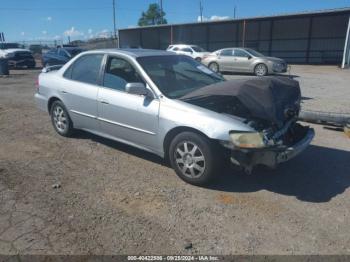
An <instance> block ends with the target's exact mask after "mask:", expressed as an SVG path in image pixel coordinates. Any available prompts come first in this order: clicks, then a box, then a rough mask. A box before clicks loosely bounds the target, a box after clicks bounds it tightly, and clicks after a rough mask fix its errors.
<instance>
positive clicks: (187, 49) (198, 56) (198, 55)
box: [167, 45, 210, 62]
mask: <svg viewBox="0 0 350 262" xmlns="http://www.w3.org/2000/svg"><path fill="white" fill-rule="evenodd" d="M167 51H170V52H175V53H176V54H179V55H187V56H190V57H192V58H193V59H195V60H197V61H198V62H201V61H202V59H203V58H204V57H205V56H207V55H209V54H210V53H209V52H208V51H205V50H204V49H203V48H202V47H200V46H198V45H170V46H169V47H168V49H167Z"/></svg>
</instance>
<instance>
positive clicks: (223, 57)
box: [218, 49, 235, 71]
mask: <svg viewBox="0 0 350 262" xmlns="http://www.w3.org/2000/svg"><path fill="white" fill-rule="evenodd" d="M218 62H219V67H220V70H222V71H234V69H235V67H234V61H233V50H232V49H224V50H222V51H221V52H220V55H219V57H218Z"/></svg>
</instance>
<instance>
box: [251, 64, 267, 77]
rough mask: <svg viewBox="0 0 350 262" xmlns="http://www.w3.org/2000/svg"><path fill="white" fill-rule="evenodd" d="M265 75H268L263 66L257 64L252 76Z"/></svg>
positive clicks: (265, 67)
mask: <svg viewBox="0 0 350 262" xmlns="http://www.w3.org/2000/svg"><path fill="white" fill-rule="evenodd" d="M267 73H268V70H267V66H266V65H265V64H257V65H256V66H255V68H254V74H255V75H256V76H266V75H267Z"/></svg>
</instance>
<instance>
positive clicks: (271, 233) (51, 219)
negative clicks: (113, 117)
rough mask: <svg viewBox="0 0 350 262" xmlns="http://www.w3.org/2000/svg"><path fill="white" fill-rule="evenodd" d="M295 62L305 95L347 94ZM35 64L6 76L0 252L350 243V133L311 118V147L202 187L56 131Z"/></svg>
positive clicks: (94, 141)
mask: <svg viewBox="0 0 350 262" xmlns="http://www.w3.org/2000/svg"><path fill="white" fill-rule="evenodd" d="M298 70H299V71H300V73H299V72H298V75H299V78H300V80H301V81H302V82H303V83H304V84H305V83H306V84H308V83H311V86H310V88H309V89H308V88H307V87H303V92H304V91H305V92H304V93H306V94H305V95H306V96H307V97H310V98H314V101H316V100H317V101H318V100H319V99H320V98H322V97H323V94H324V93H325V92H327V93H329V94H331V96H332V97H334V99H339V101H343V100H344V99H345V98H346V99H347V101H349V97H350V95H349V86H348V84H347V85H346V87H347V88H348V89H347V90H346V89H345V88H340V87H336V86H331V87H329V86H327V85H326V84H324V85H323V87H319V86H318V85H316V84H312V83H316V82H317V81H319V82H321V83H325V82H327V81H328V79H330V78H334V79H335V78H336V77H335V76H333V75H331V76H329V75H324V74H318V75H315V76H314V78H313V79H311V76H312V74H314V73H313V72H315V70H314V69H313V68H311V67H310V68H308V70H309V73H307V74H306V76H305V78H303V76H302V75H301V73H302V72H303V70H301V69H300V68H298ZM332 70H338V69H336V68H333V69H332ZM38 72H39V71H29V70H20V71H13V72H12V73H13V75H12V76H11V77H9V78H0V253H2V254H15V253H20V254H135V253H139V254H148V255H154V254H350V219H349V217H350V209H349V206H350V190H349V186H350V176H349V174H350V161H349V160H350V139H349V138H346V137H345V135H344V133H342V132H339V131H335V130H329V129H325V128H324V127H322V126H314V128H315V129H316V133H317V134H316V138H315V140H314V141H313V144H312V146H310V147H309V148H308V149H307V151H306V152H304V153H303V155H302V156H299V157H297V158H296V159H294V160H292V161H291V162H288V163H286V164H283V165H281V166H280V167H279V168H278V169H277V170H274V171H270V170H266V169H262V168H261V169H258V170H256V171H255V172H254V174H252V175H250V176H248V175H245V174H243V173H240V172H237V171H234V170H232V169H229V168H227V169H226V170H225V171H224V172H225V174H224V176H223V177H222V179H221V180H220V181H218V182H217V183H216V184H215V185H213V186H211V187H209V188H201V187H194V186H191V185H188V184H186V183H184V182H182V181H181V180H180V179H179V178H177V176H176V175H175V173H174V172H173V171H172V170H171V169H170V168H169V167H167V166H166V164H165V163H164V162H163V161H162V160H161V159H159V158H158V157H156V156H153V155H151V154H148V153H145V152H143V151H140V150H136V149H133V148H131V147H129V146H125V145H122V144H120V143H116V142H112V141H109V140H106V139H102V138H98V137H96V136H93V135H90V134H87V133H83V132H80V133H78V134H77V135H76V136H75V137H74V138H70V139H67V138H63V137H60V136H58V135H57V134H56V133H55V132H54V130H53V128H52V127H51V123H50V119H49V116H48V115H47V114H46V113H43V112H39V111H38V110H37V109H36V108H35V105H34V101H33V93H34V90H35V87H34V83H35V78H36V75H37V74H38ZM310 72H311V73H310ZM347 74H349V72H347ZM344 75H345V73H344V72H341V73H340V76H344ZM322 77H323V79H324V81H323V80H322V79H320V78H322ZM345 77H346V76H344V78H345ZM344 78H342V77H339V78H336V79H338V80H337V81H339V82H344V81H345V80H344ZM347 81H349V80H347ZM345 83H346V82H345ZM347 83H349V82H347ZM324 88H328V89H327V90H326V91H325V90H324ZM332 88H338V89H339V90H340V89H341V90H343V91H344V92H345V93H343V94H335V92H333V91H332V90H333V89H332ZM338 89H337V90H338ZM312 90H317V92H316V94H315V95H314V97H313V92H312ZM344 96H346V97H344ZM322 99H323V98H322ZM342 99H343V100H342ZM330 100H331V99H330ZM308 101H312V99H310V100H308ZM339 101H338V102H334V101H333V100H332V101H331V102H332V104H334V105H340V104H341V102H339ZM315 105H317V106H319V105H320V104H318V103H315ZM347 105H349V104H347ZM317 106H316V107H317ZM310 107H312V104H310ZM191 245H192V247H191Z"/></svg>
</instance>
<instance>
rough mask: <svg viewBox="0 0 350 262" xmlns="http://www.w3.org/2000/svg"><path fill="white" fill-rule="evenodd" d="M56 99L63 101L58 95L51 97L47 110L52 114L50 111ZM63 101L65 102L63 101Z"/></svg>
mask: <svg viewBox="0 0 350 262" xmlns="http://www.w3.org/2000/svg"><path fill="white" fill-rule="evenodd" d="M55 101H61V102H62V100H61V99H59V98H58V97H56V96H53V97H50V99H49V101H48V102H47V111H48V112H49V114H50V111H51V106H52V104H53V103H54V102H55ZM62 103H63V102H62Z"/></svg>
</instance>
